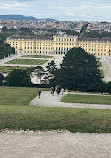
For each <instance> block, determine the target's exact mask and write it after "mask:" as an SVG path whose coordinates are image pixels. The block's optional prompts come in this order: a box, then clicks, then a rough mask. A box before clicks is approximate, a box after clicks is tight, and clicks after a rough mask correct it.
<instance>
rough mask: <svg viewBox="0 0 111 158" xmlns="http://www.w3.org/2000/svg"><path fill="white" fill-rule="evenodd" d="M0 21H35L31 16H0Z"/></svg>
mask: <svg viewBox="0 0 111 158" xmlns="http://www.w3.org/2000/svg"><path fill="white" fill-rule="evenodd" d="M0 19H1V20H37V19H36V18H34V17H33V16H24V15H0Z"/></svg>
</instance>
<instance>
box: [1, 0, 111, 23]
mask: <svg viewBox="0 0 111 158" xmlns="http://www.w3.org/2000/svg"><path fill="white" fill-rule="evenodd" d="M9 14H11V15H12V14H14V15H15V14H18V15H25V16H34V17H35V18H37V19H44V18H53V19H56V20H61V21H65V20H66V21H111V0H5V1H3V0H0V15H9Z"/></svg>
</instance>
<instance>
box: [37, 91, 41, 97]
mask: <svg viewBox="0 0 111 158" xmlns="http://www.w3.org/2000/svg"><path fill="white" fill-rule="evenodd" d="M38 93H39V98H40V96H41V90H39V92H38Z"/></svg>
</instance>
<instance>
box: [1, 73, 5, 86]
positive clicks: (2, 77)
mask: <svg viewBox="0 0 111 158" xmlns="http://www.w3.org/2000/svg"><path fill="white" fill-rule="evenodd" d="M3 80H4V76H3V75H2V74H1V73H0V86H2V84H3Z"/></svg>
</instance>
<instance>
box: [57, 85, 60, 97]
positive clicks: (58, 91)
mask: <svg viewBox="0 0 111 158" xmlns="http://www.w3.org/2000/svg"><path fill="white" fill-rule="evenodd" d="M60 91H61V90H60V87H59V86H58V87H57V94H58V95H59V94H60Z"/></svg>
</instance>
